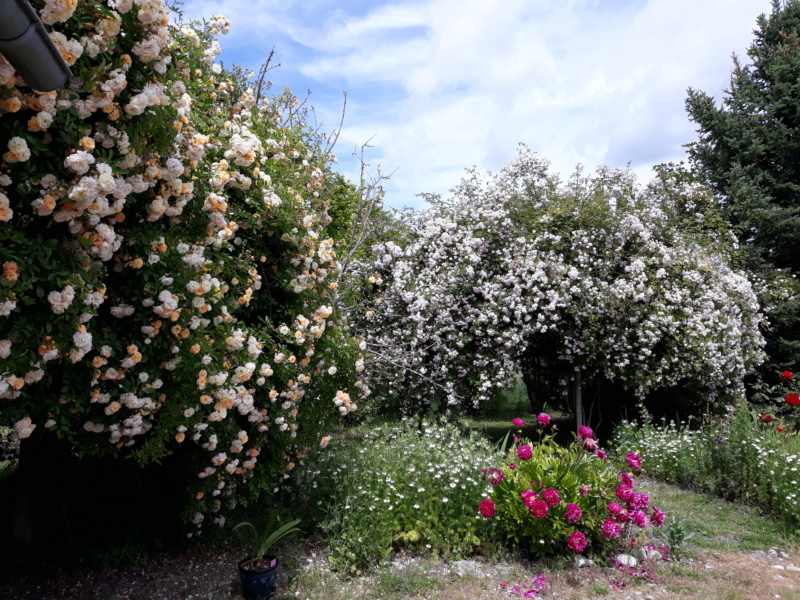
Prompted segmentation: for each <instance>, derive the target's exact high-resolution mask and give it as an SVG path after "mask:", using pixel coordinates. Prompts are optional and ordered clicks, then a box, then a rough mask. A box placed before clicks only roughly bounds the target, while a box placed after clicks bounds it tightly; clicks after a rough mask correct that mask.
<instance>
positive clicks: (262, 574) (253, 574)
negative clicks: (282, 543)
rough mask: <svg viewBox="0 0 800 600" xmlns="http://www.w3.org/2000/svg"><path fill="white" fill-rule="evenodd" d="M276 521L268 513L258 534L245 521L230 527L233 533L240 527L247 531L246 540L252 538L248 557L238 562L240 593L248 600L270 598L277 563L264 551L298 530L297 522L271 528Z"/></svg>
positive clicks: (275, 558)
mask: <svg viewBox="0 0 800 600" xmlns="http://www.w3.org/2000/svg"><path fill="white" fill-rule="evenodd" d="M277 518H278V515H277V513H276V512H275V511H272V512H271V513H270V515H269V518H268V520H267V524H266V526H265V527H264V528H263V529H262V530H261V531H260V532H259V530H258V529H257V528H256V526H255V525H253V524H252V523H250V522H248V521H242V522H241V523H239V524H238V525H236V527H234V528H233V531H237V530H239V529H241V528H243V527H244V528H245V529H246V530H247V531H248V532H250V533H249V535H248V537H250V538H251V539H252V548H253V549H252V552H251V553H250V556H249V557H247V558H245V559H244V560H242V561H241V562H240V563H239V579H240V580H241V582H242V594H243V595H244V597H245V598H247V599H248V600H264V599H266V598H271V597H272V594H273V592H274V591H275V580H276V579H277V577H278V567H280V564H281V561H280V559H279V558H277V557H276V556H272V555H271V554H267V552H268V551H269V549H270V548H271V547H272V545H273V544H275V543H276V542H278V541H279V540H281V539H283V538H284V537H286V536H287V535H289V534H291V533H294V532H295V531H300V528H298V527H297V526H296V525H297V524H298V523H299V522H300V519H296V520H294V521H291V522H289V523H285V524H283V525H282V526H281V527H279V528H278V529H275V525H276V521H277Z"/></svg>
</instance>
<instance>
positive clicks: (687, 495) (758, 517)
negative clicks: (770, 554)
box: [646, 480, 800, 552]
mask: <svg viewBox="0 0 800 600" xmlns="http://www.w3.org/2000/svg"><path fill="white" fill-rule="evenodd" d="M646 491H647V493H649V494H650V495H651V498H652V499H653V501H654V503H655V504H656V505H657V506H659V508H661V509H662V510H664V511H665V512H666V513H667V515H668V517H669V516H674V517H675V518H676V519H678V520H679V521H680V522H681V523H682V524H683V525H684V527H685V529H687V530H688V531H694V532H696V535H695V537H693V538H691V539H690V540H688V541H687V545H688V546H689V548H692V547H694V548H704V549H711V550H734V551H739V552H745V551H751V550H768V549H769V548H773V547H780V548H787V547H796V546H797V544H798V541H800V540H798V538H797V535H796V534H795V535H794V536H792V535H791V533H790V532H789V530H788V529H786V527H785V526H784V525H783V524H782V523H780V522H779V521H777V520H774V519H771V518H769V517H767V516H765V515H762V514H761V513H759V511H758V509H756V508H753V507H750V506H746V505H744V504H739V503H736V502H729V501H727V500H723V499H721V498H718V497H716V496H711V495H708V494H702V493H698V492H693V491H690V490H685V489H682V488H679V487H676V486H674V485H669V484H666V483H661V482H657V481H655V480H647V482H646Z"/></svg>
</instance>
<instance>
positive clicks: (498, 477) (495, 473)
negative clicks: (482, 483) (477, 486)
mask: <svg viewBox="0 0 800 600" xmlns="http://www.w3.org/2000/svg"><path fill="white" fill-rule="evenodd" d="M483 476H484V478H486V479H488V480H489V482H490V483H491V484H492V485H494V486H496V485H497V484H498V483H500V482H501V481H503V479H505V478H506V476H505V475H504V474H503V472H502V471H501V470H500V469H484V471H483Z"/></svg>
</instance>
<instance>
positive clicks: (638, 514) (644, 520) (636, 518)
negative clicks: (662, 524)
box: [631, 510, 650, 529]
mask: <svg viewBox="0 0 800 600" xmlns="http://www.w3.org/2000/svg"><path fill="white" fill-rule="evenodd" d="M631 519H632V520H633V523H634V524H635V525H636V526H637V527H639V528H641V529H644V528H645V527H647V526H648V525H650V518H649V517H648V516H647V515H646V514H645V513H644V512H642V511H641V510H635V511H633V513H632V514H631Z"/></svg>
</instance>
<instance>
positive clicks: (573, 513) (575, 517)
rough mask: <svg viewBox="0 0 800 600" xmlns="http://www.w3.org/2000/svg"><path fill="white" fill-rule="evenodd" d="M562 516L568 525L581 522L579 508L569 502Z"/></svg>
mask: <svg viewBox="0 0 800 600" xmlns="http://www.w3.org/2000/svg"><path fill="white" fill-rule="evenodd" d="M564 516H565V517H566V519H567V521H569V522H570V523H577V522H578V521H580V520H581V517H582V516H583V511H582V510H581V507H580V506H578V505H577V504H573V503H572V502H570V503H568V504H567V512H566V513H565V514H564Z"/></svg>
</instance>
